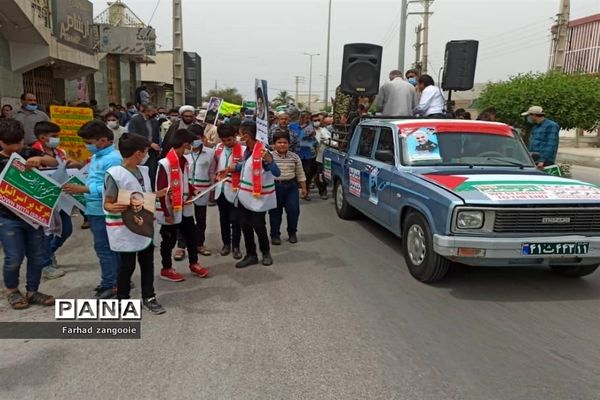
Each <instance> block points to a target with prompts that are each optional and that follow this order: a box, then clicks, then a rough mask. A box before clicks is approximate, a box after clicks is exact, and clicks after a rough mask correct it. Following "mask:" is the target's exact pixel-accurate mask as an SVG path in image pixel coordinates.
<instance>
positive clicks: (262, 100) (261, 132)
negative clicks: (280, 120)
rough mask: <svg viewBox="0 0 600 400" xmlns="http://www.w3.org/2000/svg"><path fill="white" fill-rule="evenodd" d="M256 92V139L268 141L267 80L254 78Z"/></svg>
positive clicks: (266, 142)
mask: <svg viewBox="0 0 600 400" xmlns="http://www.w3.org/2000/svg"><path fill="white" fill-rule="evenodd" d="M254 91H255V93H256V140H258V141H260V142H263V143H265V144H268V143H269V99H268V96H267V81H265V80H263V79H255V80H254Z"/></svg>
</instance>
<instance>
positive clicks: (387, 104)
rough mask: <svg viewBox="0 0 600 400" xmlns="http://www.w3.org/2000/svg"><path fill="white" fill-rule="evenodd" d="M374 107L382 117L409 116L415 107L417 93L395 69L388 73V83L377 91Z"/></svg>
mask: <svg viewBox="0 0 600 400" xmlns="http://www.w3.org/2000/svg"><path fill="white" fill-rule="evenodd" d="M376 105H377V111H379V112H381V115H383V116H397V115H402V116H411V115H413V110H414V109H415V107H416V106H417V91H416V90H415V88H414V86H413V85H411V84H410V83H408V82H406V81H405V80H404V79H403V78H402V72H401V71H398V70H396V69H395V70H393V71H391V72H390V81H389V82H386V83H384V84H383V86H381V89H379V94H378V95H377V100H376Z"/></svg>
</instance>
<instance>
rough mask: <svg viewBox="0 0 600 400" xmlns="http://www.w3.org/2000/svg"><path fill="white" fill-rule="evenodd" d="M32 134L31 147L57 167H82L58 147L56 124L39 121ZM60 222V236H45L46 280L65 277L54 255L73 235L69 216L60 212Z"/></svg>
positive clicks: (57, 127) (51, 234) (62, 211)
mask: <svg viewBox="0 0 600 400" xmlns="http://www.w3.org/2000/svg"><path fill="white" fill-rule="evenodd" d="M33 134H34V135H35V137H36V139H37V141H36V142H35V143H33V144H32V145H31V147H32V148H34V149H36V150H39V151H41V152H43V153H44V154H46V155H49V156H50V157H54V158H56V161H57V162H58V164H59V165H62V164H64V163H66V164H67V166H68V167H70V168H81V167H83V164H82V163H78V162H76V161H72V160H69V159H67V153H66V152H65V151H64V150H62V149H60V148H59V147H58V146H59V144H60V137H59V134H60V126H58V125H57V124H55V123H53V122H50V121H40V122H38V123H37V124H35V127H34V128H33ZM60 222H61V223H60V225H61V226H60V228H59V229H60V235H55V234H54V233H50V234H47V235H46V246H47V248H48V255H47V257H46V261H45V262H44V265H45V266H44V269H42V276H43V277H44V278H46V279H56V278H60V277H61V276H64V275H65V270H64V269H61V268H58V265H57V263H56V256H55V253H56V251H57V250H58V249H59V248H60V247H61V246H62V245H63V244H65V242H66V241H67V239H68V238H69V237H70V236H71V234H72V233H73V222H72V221H71V215H70V214H69V213H68V212H66V211H64V210H60Z"/></svg>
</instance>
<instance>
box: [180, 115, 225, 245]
mask: <svg viewBox="0 0 600 400" xmlns="http://www.w3.org/2000/svg"><path fill="white" fill-rule="evenodd" d="M188 130H189V131H190V132H192V133H193V134H194V135H195V136H196V139H195V140H194V141H193V142H192V152H191V153H190V154H186V155H185V158H186V159H187V161H188V165H189V166H190V175H189V179H190V184H191V185H192V187H193V188H194V191H195V192H196V193H200V192H202V191H203V190H206V189H208V188H209V187H210V185H211V184H212V181H213V179H214V177H215V173H216V169H217V164H216V162H215V151H214V150H213V149H211V148H210V147H206V146H204V128H203V127H202V126H200V125H198V124H193V125H190V126H189V128H188ZM208 198H209V195H208V194H206V195H205V196H202V197H200V198H199V199H197V200H195V201H194V217H195V219H196V235H197V236H196V238H197V239H198V243H197V245H198V247H197V249H198V253H199V254H202V255H203V256H210V255H211V252H210V250H209V249H208V248H207V247H206V246H205V245H204V241H205V240H206V207H207V205H208ZM185 241H186V238H185V236H183V235H182V234H181V232H179V236H178V240H177V248H179V249H182V250H183V249H185V248H186V244H185ZM175 252H176V253H177V250H176V251H175Z"/></svg>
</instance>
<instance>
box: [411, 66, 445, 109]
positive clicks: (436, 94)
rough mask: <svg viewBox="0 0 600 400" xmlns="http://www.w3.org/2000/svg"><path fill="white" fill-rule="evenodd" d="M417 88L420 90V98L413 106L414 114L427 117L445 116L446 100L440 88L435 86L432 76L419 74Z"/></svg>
mask: <svg viewBox="0 0 600 400" xmlns="http://www.w3.org/2000/svg"><path fill="white" fill-rule="evenodd" d="M417 88H418V89H419V91H420V92H421V99H420V100H419V105H418V106H417V107H416V108H415V114H416V115H420V116H422V117H427V118H446V111H445V109H446V100H445V99H444V95H443V94H442V90H441V89H440V88H439V87H437V86H435V82H434V81H433V78H432V77H431V76H429V75H421V76H420V77H419V80H418V83H417Z"/></svg>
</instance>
